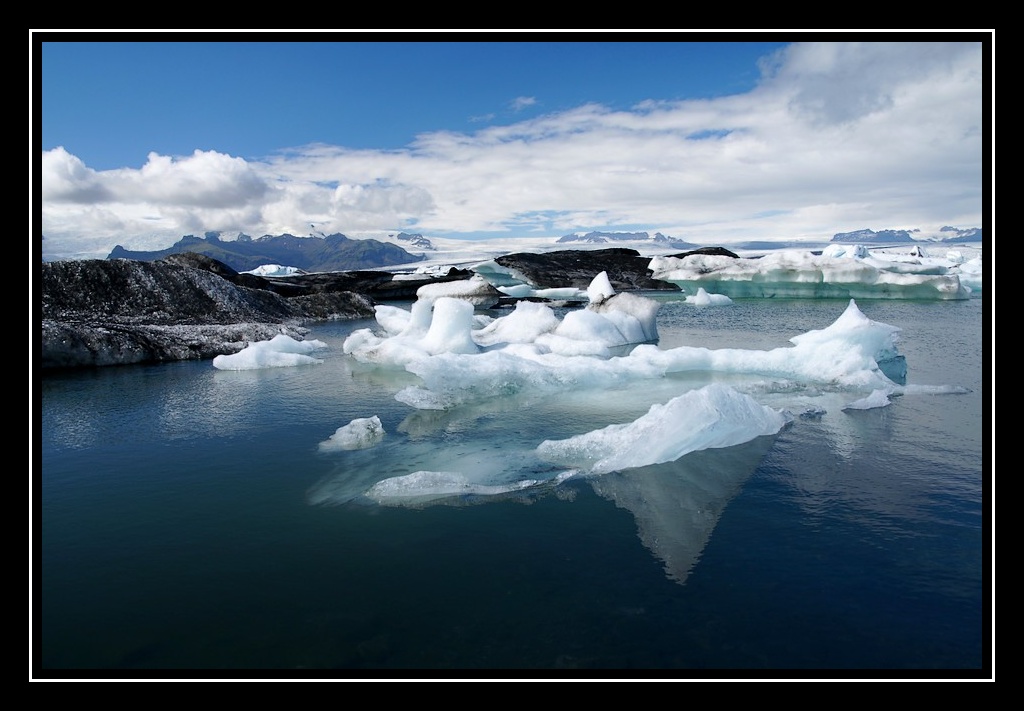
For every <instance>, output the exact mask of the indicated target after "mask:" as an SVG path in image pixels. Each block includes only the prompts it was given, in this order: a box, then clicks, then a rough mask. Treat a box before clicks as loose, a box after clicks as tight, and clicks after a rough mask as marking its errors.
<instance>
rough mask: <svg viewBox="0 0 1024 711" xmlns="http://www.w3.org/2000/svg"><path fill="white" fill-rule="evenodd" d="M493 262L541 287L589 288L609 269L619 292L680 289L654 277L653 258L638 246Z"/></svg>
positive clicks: (515, 256) (525, 255) (528, 255)
mask: <svg viewBox="0 0 1024 711" xmlns="http://www.w3.org/2000/svg"><path fill="white" fill-rule="evenodd" d="M494 261H495V262H496V263H498V264H500V265H501V266H503V267H506V268H508V269H513V270H515V271H516V272H518V273H519V274H521V275H522V276H523V277H524V278H526V279H527V280H529V282H530V283H531V284H532V285H533V286H535V287H537V288H540V289H550V288H559V287H568V286H571V287H575V288H577V289H586V288H587V287H588V286H590V282H592V281H593V280H594V277H596V276H597V275H598V274H600V273H601V272H607V273H608V280H609V281H610V282H611V284H612V287H613V288H614V289H615V290H616V291H635V290H663V291H679V287H678V286H676V285H675V284H672V283H670V282H667V281H662V280H660V279H654V278H652V277H651V274H652V272H651V270H650V269H648V268H647V265H648V264H649V263H650V261H651V260H650V258H648V257H641V256H640V253H639V252H637V251H636V250H635V249H626V248H622V247H615V248H611V249H594V250H575V249H569V250H562V251H556V252H545V253H544V254H533V253H529V252H517V253H515V254H507V255H505V256H502V257H497V258H495V260H494Z"/></svg>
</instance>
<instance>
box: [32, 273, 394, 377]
mask: <svg viewBox="0 0 1024 711" xmlns="http://www.w3.org/2000/svg"><path fill="white" fill-rule="evenodd" d="M189 260H191V261H194V262H196V263H202V264H203V265H205V266H207V267H210V268H209V269H206V268H196V267H195V266H188V265H185V264H176V263H174V261H175V260H173V259H172V260H170V261H157V262H140V261H134V260H125V259H117V260H101V259H91V260H81V261H59V262H45V263H43V264H42V265H41V274H40V282H39V283H40V288H41V297H42V300H41V324H40V329H41V337H42V339H41V349H40V358H41V365H42V367H43V368H44V369H47V368H58V367H82V366H101V365H115V364H125V363H147V362H163V361H174V360H186V359H201V358H212V357H213V356H216V355H220V354H228V353H236V352H238V351H239V350H241V349H242V348H243V347H244V346H245V345H246V343H248V342H251V341H260V340H268V339H270V338H273V337H274V336H275V335H277V334H279V333H285V334H287V335H290V336H292V337H293V338H296V339H300V340H301V338H302V336H303V335H304V333H305V332H306V329H305V328H303V327H302V326H301V324H302V323H303V322H305V321H309V320H314V319H316V320H320V319H354V318H370V317H372V316H373V313H374V311H373V302H372V301H371V300H370V299H369V298H367V297H366V296H362V295H360V294H354V293H351V292H341V291H339V292H332V293H318V294H304V295H302V296H299V297H296V298H286V297H284V296H281V295H280V294H277V293H275V292H273V291H270V290H267V289H260V288H251V287H248V286H240V285H238V284H235V283H233V282H232V281H231V280H230V277H231V276H232V274H231V271H232V270H231V269H230V267H226V266H225V265H223V264H219V263H216V262H215V261H213V260H210V262H206V261H205V260H204V258H196V257H187V258H185V260H184V261H189ZM218 272H220V273H218ZM222 274H223V276H222ZM235 276H246V275H237V274H236V275H235ZM249 276H251V275H249Z"/></svg>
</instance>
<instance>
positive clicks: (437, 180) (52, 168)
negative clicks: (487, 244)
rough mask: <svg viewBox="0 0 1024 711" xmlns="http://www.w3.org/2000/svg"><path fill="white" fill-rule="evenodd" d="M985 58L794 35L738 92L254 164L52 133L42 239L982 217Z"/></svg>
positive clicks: (693, 229)
mask: <svg viewBox="0 0 1024 711" xmlns="http://www.w3.org/2000/svg"><path fill="white" fill-rule="evenodd" d="M983 63H984V58H983V46H982V44H981V43H976V42H950V43H924V42H891V43H888V42H886V43H849V44H847V43H810V44H803V43H798V44H793V45H790V46H788V47H786V48H784V49H783V50H781V51H780V52H778V53H776V54H774V55H771V56H768V57H765V58H764V59H763V60H762V63H761V66H760V70H761V79H760V82H759V83H758V85H757V87H756V88H755V89H753V90H752V91H749V92H747V93H744V94H734V95H727V96H721V97H717V98H713V99H701V100H686V101H657V100H653V99H652V100H650V101H646V102H643V103H641V104H638V105H636V106H633V107H632V108H630V109H628V110H613V109H610V108H608V107H605V106H602V105H598V104H587V105H583V106H578V107H576V108H573V109H571V110H568V111H562V112H557V113H550V114H546V115H542V116H539V117H536V118H531V119H527V120H524V121H520V122H517V123H512V124H509V125H502V126H488V127H485V128H481V129H480V130H479V131H476V132H472V133H456V132H451V131H435V132H432V133H424V134H421V135H419V136H418V137H417V138H416V140H415V141H413V142H412V143H410V144H409V145H408V146H406V147H404V148H403V149H400V150H366V149H360V150H355V149H351V148H346V147H345V146H339V145H327V144H314V145H304V146H295V147H288V146H282V147H281V148H280V150H279V151H278V152H277V153H275V154H274V155H270V156H267V157H265V158H260V159H252V158H241V157H237V156H231V155H227V154H224V153H220V152H218V151H216V150H199V149H197V150H195V151H194V152H193V153H192V154H191V155H183V156H166V155H159V154H157V153H155V152H152V153H150V154H149V155H148V156H146V157H145V160H144V162H143V163H142V165H141V166H140V167H124V168H120V169H116V170H94V169H92V168H90V167H89V166H88V165H86V164H85V163H84V162H83V161H82V160H80V159H79V158H78V157H77V156H75V155H74V146H66V147H65V146H60V147H55V148H52V149H50V150H47V151H44V152H43V155H42V160H41V162H40V163H39V170H40V178H41V181H40V184H41V186H42V192H41V200H42V214H41V216H42V221H41V224H40V225H38V226H37V229H35V230H34V232H35V233H36V234H39V233H41V234H42V235H44V241H43V246H42V252H43V258H44V259H54V258H81V257H98V258H103V257H105V256H106V255H107V254H108V253H109V252H110V250H111V249H112V248H113V247H114V245H115V244H121V245H123V246H125V247H126V248H128V249H137V250H145V249H161V248H164V247H167V246H168V245H170V244H172V243H173V242H174V241H176V240H177V239H178V238H180V237H181V235H183V234H189V233H197V234H202V233H204V232H206V231H217V232H220V233H222V234H224V235H233V234H237V233H246V234H250V235H255V236H259V235H264V234H284V233H290V234H296V235H305V234H310V233H311V232H312V233H324V234H331V233H337V232H340V233H344V234H347V235H350V236H368V237H370V236H374V235H376V234H382V233H385V232H397V231H400V230H405V231H409V232H418V233H422V234H425V235H427V236H428V237H429V236H446V237H459V236H465V237H467V238H473V239H480V238H485V237H488V236H499V235H503V236H509V235H522V236H529V235H550V236H555V237H557V236H560V235H564V234H566V233H569V232H574V231H589V230H613V231H614V230H631V229H640V230H650V231H652V232H653V231H655V230H657V231H661V232H664V233H666V234H671V235H673V236H674V237H677V238H680V239H685V240H687V241H689V242H693V243H699V244H728V243H730V242H737V241H741V240H751V239H757V240H771V239H777V240H799V239H809V240H810V239H813V240H828V239H830V238H831V236H832V235H833V234H835V233H837V232H843V231H849V230H857V229H862V228H865V227H873V228H875V229H909V230H913V229H921V230H929V229H935V230H937V229H938V228H939V227H940V226H947V225H952V226H956V227H961V228H967V227H977V226H979V225H981V224H982V223H983V221H984V217H983V215H984V214H985V212H986V210H987V209H988V207H987V206H986V205H984V204H983V185H984V182H985V176H984V174H983V151H984V148H985V141H984V133H985V130H986V126H985V111H984V91H983V88H984V81H985V77H984V76H983ZM529 100H530V101H533V100H534V99H533V98H532V97H531V98H530V99H529ZM510 101H518V102H522V101H524V98H523V97H519V98H518V99H516V98H515V97H510ZM395 110H396V111H397V110H408V109H407V108H402V107H396V109H395Z"/></svg>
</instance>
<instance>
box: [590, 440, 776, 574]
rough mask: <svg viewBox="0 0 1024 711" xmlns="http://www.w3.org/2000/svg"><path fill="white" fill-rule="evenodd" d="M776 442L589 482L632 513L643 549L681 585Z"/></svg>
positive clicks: (698, 455)
mask: <svg viewBox="0 0 1024 711" xmlns="http://www.w3.org/2000/svg"><path fill="white" fill-rule="evenodd" d="M774 441H775V437H773V436H764V437H758V438H756V439H753V440H750V441H749V442H745V443H743V444H738V445H736V446H734V447H726V448H722V449H705V450H701V451H699V452H691V453H690V454H687V455H686V456H685V457H681V458H680V459H677V460H676V461H674V462H668V463H665V464H654V465H651V466H647V467H639V468H636V469H628V470H625V471H623V472H613V473H611V474H605V475H603V476H599V477H596V478H594V479H592V480H591V484H592V486H593V487H594V491H596V492H597V493H598V494H599V495H600V496H603V497H604V498H606V499H609V500H610V501H613V502H614V503H615V505H616V506H618V507H620V508H624V509H626V510H627V511H629V512H630V513H632V514H633V517H634V518H635V519H636V525H637V535H638V536H639V537H640V541H641V542H642V543H643V545H644V547H645V548H647V549H648V550H649V551H651V553H653V554H654V556H655V557H656V558H657V559H658V560H660V561H661V562H662V563H663V564H664V567H665V574H666V575H667V576H668V577H669V578H670V579H671V580H674V581H676V582H678V583H679V584H683V583H685V582H686V578H687V577H688V576H689V574H690V571H691V570H693V567H694V566H695V565H696V564H697V561H698V560H699V559H700V556H701V553H702V552H703V551H704V547H705V546H706V545H707V542H708V540H709V539H710V538H711V533H712V531H714V529H715V526H716V525H717V523H718V519H719V517H720V516H721V515H722V512H723V511H724V510H725V507H726V506H728V504H729V502H730V501H731V500H732V499H733V498H734V497H735V496H736V494H738V493H739V492H740V490H741V489H742V488H743V485H744V484H745V483H746V481H747V479H749V478H750V476H751V474H753V473H754V471H755V470H756V469H757V467H758V465H759V464H760V463H761V460H762V459H763V458H764V456H765V455H766V454H767V453H768V450H769V449H771V446H772V443H773V442H774Z"/></svg>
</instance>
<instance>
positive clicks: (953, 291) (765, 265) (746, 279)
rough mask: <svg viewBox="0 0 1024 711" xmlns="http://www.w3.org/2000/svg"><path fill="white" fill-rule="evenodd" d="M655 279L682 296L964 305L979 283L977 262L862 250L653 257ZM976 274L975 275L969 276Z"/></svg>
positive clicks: (836, 248)
mask: <svg viewBox="0 0 1024 711" xmlns="http://www.w3.org/2000/svg"><path fill="white" fill-rule="evenodd" d="M649 268H650V269H651V271H652V272H653V276H654V278H655V279H661V280H663V281H668V282H671V283H673V284H676V285H677V286H679V287H680V288H681V289H683V290H684V291H685V292H687V293H695V292H696V291H697V290H698V289H700V288H704V289H705V290H707V291H708V292H713V293H717V294H724V295H725V296H728V297H731V298H748V297H769V298H770V297H784V298H843V299H880V298H881V299H884V298H890V299H942V300H955V299H968V298H970V294H971V291H972V289H973V288H974V287H975V286H977V287H978V288H980V283H981V278H980V277H981V275H980V268H981V261H980V259H978V260H977V262H976V264H975V263H973V262H972V264H971V265H970V266H969V267H966V268H965V265H964V264H958V263H956V262H954V261H952V260H949V259H945V260H942V259H928V258H921V257H916V256H912V255H906V258H905V259H902V258H897V257H895V256H894V255H884V256H882V255H874V254H872V253H871V252H870V251H869V250H867V249H866V248H865V247H864V246H863V245H855V246H852V247H846V246H842V245H830V246H829V247H828V248H826V249H825V250H824V251H823V252H822V254H820V255H815V254H813V253H811V252H804V251H799V250H777V251H773V252H770V253H768V254H766V255H764V256H762V257H757V258H743V257H741V258H734V257H728V256H720V255H709V254H691V255H688V256H686V257H682V258H680V257H670V256H657V257H654V258H652V259H651V262H650V265H649ZM975 268H977V270H978V271H974V269H975Z"/></svg>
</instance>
